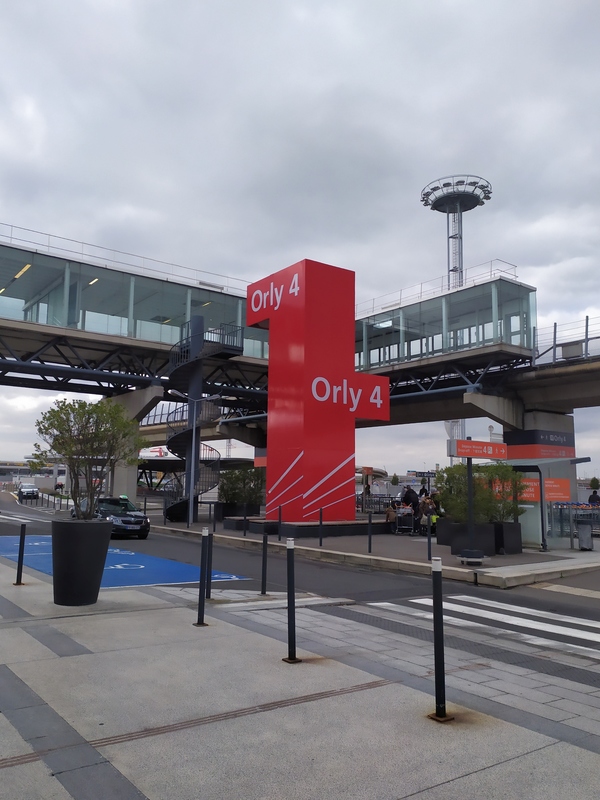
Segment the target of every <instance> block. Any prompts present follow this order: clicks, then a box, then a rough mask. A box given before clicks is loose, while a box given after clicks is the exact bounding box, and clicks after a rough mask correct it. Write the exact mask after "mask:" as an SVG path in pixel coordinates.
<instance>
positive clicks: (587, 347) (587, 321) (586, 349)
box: [583, 316, 590, 358]
mask: <svg viewBox="0 0 600 800" xmlns="http://www.w3.org/2000/svg"><path fill="white" fill-rule="evenodd" d="M589 354H590V318H589V317H587V316H586V318H585V345H584V348H583V355H584V357H585V358H588V357H589Z"/></svg>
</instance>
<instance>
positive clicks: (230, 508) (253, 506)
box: [215, 502, 260, 522]
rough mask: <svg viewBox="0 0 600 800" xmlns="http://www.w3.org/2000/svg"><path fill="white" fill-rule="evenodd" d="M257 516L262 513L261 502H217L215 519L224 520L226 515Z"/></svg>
mask: <svg viewBox="0 0 600 800" xmlns="http://www.w3.org/2000/svg"><path fill="white" fill-rule="evenodd" d="M244 513H245V514H246V516H247V517H257V516H258V515H259V514H260V504H259V503H246V504H245V505H244V503H222V502H219V503H215V519H216V521H217V522H223V520H224V519H225V517H243V516H244Z"/></svg>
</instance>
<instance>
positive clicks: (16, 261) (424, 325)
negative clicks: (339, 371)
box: [0, 244, 537, 370]
mask: <svg viewBox="0 0 600 800" xmlns="http://www.w3.org/2000/svg"><path fill="white" fill-rule="evenodd" d="M536 313H537V312H536V295H535V289H534V288H533V287H531V286H527V285H525V284H522V283H518V282H517V281H515V280H511V279H509V278H506V277H501V278H495V279H491V280H490V281H488V282H486V283H481V284H478V285H476V286H470V287H468V288H464V289H459V290H456V291H452V292H448V293H446V294H442V295H440V296H438V297H432V298H429V299H427V300H422V301H420V302H416V303H412V304H410V305H406V306H403V307H399V308H393V309H390V310H387V311H382V312H380V313H377V314H373V315H372V316H369V317H366V318H364V319H360V320H357V322H356V350H355V363H356V368H357V369H359V370H361V369H373V368H377V367H379V366H385V365H386V364H394V363H399V362H403V361H410V360H412V359H419V358H424V357H428V356H437V355H443V354H446V353H453V352H459V351H461V350H466V349H472V348H477V347H482V346H484V345H489V344H498V343H505V344H510V345H514V346H517V347H520V348H522V349H523V350H531V349H532V347H533V340H534V336H535V326H536ZM196 315H200V316H203V317H204V327H205V330H207V331H209V330H210V329H211V328H213V327H214V328H216V327H218V326H219V325H222V324H231V325H236V326H244V325H245V322H246V299H245V297H244V296H241V295H240V296H236V295H235V294H231V293H229V292H228V293H226V292H225V291H218V290H215V289H210V288H206V287H204V286H198V285H190V284H189V283H187V284H186V283H184V282H177V281H176V280H174V279H173V278H172V277H165V278H162V279H161V278H159V277H148V276H145V275H141V274H139V273H137V272H136V273H132V272H125V271H122V270H119V269H113V268H110V267H106V266H101V265H94V264H89V263H84V262H83V261H77V260H73V259H65V258H63V257H61V256H56V255H50V254H46V253H42V252H38V251H35V250H30V249H24V248H21V247H14V246H12V245H7V244H0V317H3V318H5V319H15V320H23V321H30V322H39V323H42V324H45V325H55V326H58V327H62V328H75V329H78V330H83V331H90V332H91V333H100V334H107V335H115V336H126V337H132V338H136V339H144V340H146V341H153V342H163V343H166V344H175V343H176V342H178V341H179V340H180V339H181V329H182V326H184V325H185V323H187V322H189V320H190V319H191V317H193V316H196ZM268 337H269V335H268V331H265V330H261V329H258V328H246V329H245V331H244V355H245V356H248V357H253V358H268V355H269V352H268V349H269V345H268Z"/></svg>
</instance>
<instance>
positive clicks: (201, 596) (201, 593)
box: [194, 528, 208, 628]
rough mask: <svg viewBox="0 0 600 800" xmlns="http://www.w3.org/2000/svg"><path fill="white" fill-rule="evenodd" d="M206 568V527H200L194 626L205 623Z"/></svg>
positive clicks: (200, 625) (198, 626)
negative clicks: (200, 544)
mask: <svg viewBox="0 0 600 800" xmlns="http://www.w3.org/2000/svg"><path fill="white" fill-rule="evenodd" d="M207 570H208V528H203V529H202V550H201V551H200V583H199V585H198V621H197V622H195V623H194V625H195V627H197V628H200V627H202V626H203V625H206V622H204V601H205V596H206V573H207Z"/></svg>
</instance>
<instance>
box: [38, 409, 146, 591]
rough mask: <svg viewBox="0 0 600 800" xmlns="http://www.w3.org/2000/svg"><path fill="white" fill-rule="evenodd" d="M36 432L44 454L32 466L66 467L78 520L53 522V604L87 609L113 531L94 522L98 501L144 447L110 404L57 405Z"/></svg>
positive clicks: (131, 422) (97, 585) (133, 425)
mask: <svg viewBox="0 0 600 800" xmlns="http://www.w3.org/2000/svg"><path fill="white" fill-rule="evenodd" d="M36 431H37V434H38V436H39V438H40V439H41V440H42V441H43V442H44V443H45V444H46V445H47V449H45V450H44V449H42V447H41V446H40V445H39V444H36V445H35V453H36V458H35V460H34V462H33V464H34V466H35V465H36V464H37V463H41V462H44V463H46V462H47V460H48V458H59V459H60V460H61V461H62V463H64V464H65V465H66V466H67V468H68V470H69V482H70V490H71V497H72V498H73V502H74V507H75V515H76V519H53V520H52V576H53V588H54V602H55V603H56V604H58V605H66V606H82V605H89V604H91V603H95V602H96V601H97V599H98V593H99V591H100V583H101V581H102V573H103V570H104V563H105V561H106V554H107V552H108V545H109V543H110V534H111V530H112V522H110V521H109V520H99V519H94V513H95V506H96V500H97V499H98V497H99V495H100V493H101V492H102V486H103V484H104V481H105V480H106V478H107V477H108V475H110V473H111V471H112V470H113V468H114V467H115V466H116V465H117V464H119V463H126V464H133V463H135V462H136V461H137V457H138V451H139V450H140V448H141V447H142V446H143V444H144V442H143V439H142V438H141V437H140V435H139V433H138V429H137V422H136V421H135V420H129V419H127V417H126V412H125V409H124V408H123V406H121V405H119V404H117V403H111V402H110V401H108V400H101V401H100V402H97V403H88V402H86V401H85V400H74V401H71V402H67V401H66V400H57V401H56V403H55V404H54V406H53V407H52V408H50V409H49V410H48V411H46V412H44V413H43V414H42V416H41V417H40V419H39V420H38V421H37V422H36Z"/></svg>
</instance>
